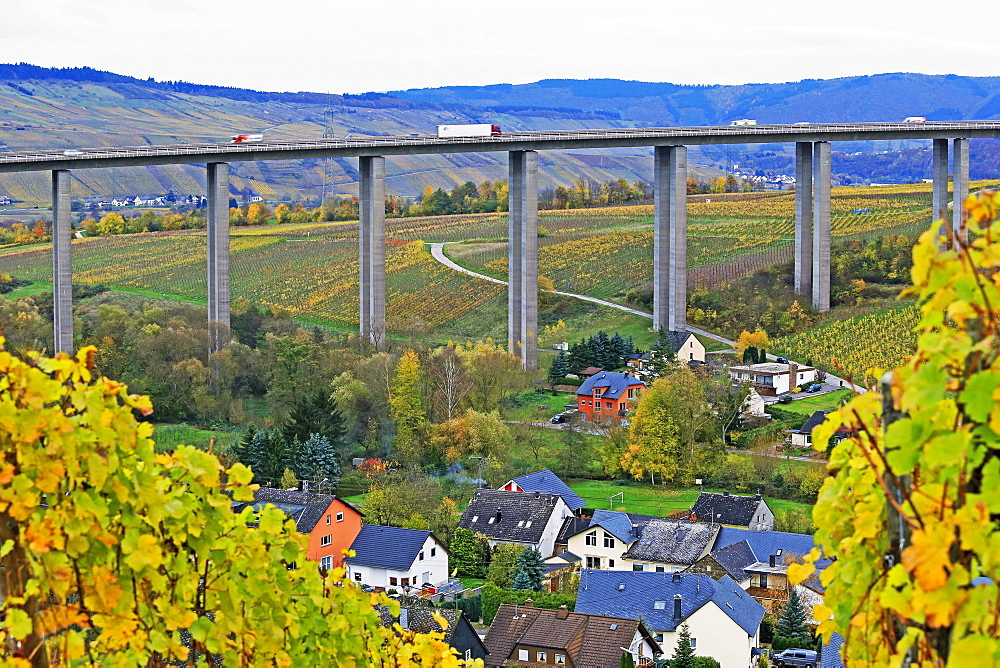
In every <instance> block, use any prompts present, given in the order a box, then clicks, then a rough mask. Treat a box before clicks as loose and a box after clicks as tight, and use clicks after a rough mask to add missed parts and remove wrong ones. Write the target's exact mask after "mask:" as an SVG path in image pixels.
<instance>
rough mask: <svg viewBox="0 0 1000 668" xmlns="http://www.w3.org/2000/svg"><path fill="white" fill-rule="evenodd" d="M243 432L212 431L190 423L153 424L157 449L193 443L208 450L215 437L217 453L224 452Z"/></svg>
mask: <svg viewBox="0 0 1000 668" xmlns="http://www.w3.org/2000/svg"><path fill="white" fill-rule="evenodd" d="M241 436H242V434H240V433H239V432H232V431H212V430H209V429H201V428H199V427H194V426H191V425H188V424H157V425H154V426H153V440H154V441H155V442H156V451H157V452H163V451H166V450H172V449H174V448H176V447H177V446H179V445H193V446H195V447H197V448H202V449H203V450H207V449H208V447H209V444H210V443H211V441H212V439H213V438H214V439H215V449H214V452H215V453H216V454H224V453H226V452H228V451H229V449H230V448H231V447H233V445H234V444H236V443H237V442H238V441H239V440H240V437H241Z"/></svg>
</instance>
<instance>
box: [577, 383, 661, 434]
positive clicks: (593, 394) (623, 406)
mask: <svg viewBox="0 0 1000 668" xmlns="http://www.w3.org/2000/svg"><path fill="white" fill-rule="evenodd" d="M645 389H646V384H645V383H644V382H642V381H641V380H639V379H638V378H636V377H635V376H633V375H631V374H629V373H617V372H615V371H602V372H600V373H598V374H596V375H594V376H591V377H590V378H588V379H587V380H586V381H584V383H583V384H582V385H580V389H578V390H577V391H576V403H577V406H578V407H579V409H580V414H581V415H582V417H583V419H584V420H586V421H587V422H611V423H614V424H621V420H622V418H623V417H624V416H625V414H626V413H627V412H628V411H629V410H630V409H632V408H633V407H634V405H635V403H636V402H638V400H639V395H640V394H642V392H643V390H645Z"/></svg>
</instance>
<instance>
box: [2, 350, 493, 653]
mask: <svg viewBox="0 0 1000 668" xmlns="http://www.w3.org/2000/svg"><path fill="white" fill-rule="evenodd" d="M93 355H94V349H93V348H85V349H83V350H81V351H80V352H79V353H78V354H77V355H76V356H74V357H71V356H68V355H65V354H60V355H59V356H58V357H56V358H54V359H50V358H45V357H42V356H40V355H38V354H36V353H30V354H28V355H26V356H25V357H16V356H14V355H12V354H10V353H8V352H6V351H5V350H4V348H3V340H2V338H0V567H2V572H0V575H2V581H0V584H2V585H3V591H2V594H3V600H2V603H0V618H3V619H4V620H5V621H4V624H3V626H2V627H0V663H3V664H4V665H21V666H48V665H51V664H52V663H57V662H58V663H59V664H60V665H62V664H73V665H98V664H100V665H104V664H108V665H149V666H164V665H168V664H170V665H185V664H186V665H207V664H209V663H212V662H213V661H215V662H221V663H222V664H223V665H227V666H250V665H278V666H307V665H330V666H346V667H350V666H357V667H361V666H410V665H424V666H428V665H434V666H460V665H481V662H471V663H467V662H464V661H461V660H459V659H458V657H457V656H456V655H455V653H454V651H453V650H452V649H451V648H450V647H449V646H448V645H447V644H446V643H444V642H443V640H442V638H443V634H441V633H436V634H434V633H432V634H426V635H419V634H408V633H401V632H399V630H398V629H397V630H393V629H388V628H383V627H381V626H380V625H379V620H378V616H377V614H376V612H375V610H374V607H373V606H374V605H375V604H379V603H381V604H386V605H389V606H390V607H397V608H398V604H395V603H393V602H391V601H389V600H387V599H385V598H384V597H382V596H380V595H375V594H367V593H363V592H361V591H360V590H359V589H357V588H356V587H355V586H354V585H353V584H351V583H349V582H348V581H346V580H345V579H344V577H343V576H344V572H343V570H342V569H335V570H333V571H330V572H328V573H323V572H321V571H320V569H319V568H318V567H317V565H316V564H315V563H313V562H309V561H306V559H305V537H304V536H301V535H300V534H299V533H298V532H297V531H296V529H295V526H294V523H293V522H292V521H291V520H288V519H286V516H285V515H284V513H283V512H282V511H280V510H278V509H276V508H273V507H270V506H268V507H265V508H264V509H262V510H260V512H258V513H254V511H253V510H252V509H250V508H248V509H246V510H244V511H243V512H242V513H240V514H236V513H234V512H233V511H232V502H233V500H252V498H253V493H252V489H253V488H252V487H251V485H250V480H251V478H252V473H251V471H250V470H249V469H248V468H246V467H245V466H243V465H241V464H236V465H234V466H232V467H231V468H229V469H224V468H223V466H222V465H221V464H220V462H219V460H218V459H217V458H216V457H215V456H214V455H212V454H211V453H208V452H203V451H200V450H197V449H195V448H192V447H189V446H181V447H179V448H177V449H176V450H175V451H174V452H173V453H171V454H159V455H155V454H154V451H153V441H152V439H151V436H152V427H151V425H150V424H149V423H147V422H139V421H138V420H137V415H148V414H150V413H151V411H152V406H151V405H150V402H149V400H148V398H146V397H141V396H135V395H130V394H128V391H127V388H126V386H125V385H123V384H121V383H117V382H114V381H111V380H108V379H106V378H95V377H93V375H92V369H93V364H92V360H93ZM248 525H253V526H248ZM394 612H398V611H394ZM442 621H443V620H442Z"/></svg>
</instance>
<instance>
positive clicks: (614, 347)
mask: <svg viewBox="0 0 1000 668" xmlns="http://www.w3.org/2000/svg"><path fill="white" fill-rule="evenodd" d="M610 348H611V353H612V355H613V356H614V359H615V366H614V367H612V368H615V369H617V368H618V367H620V366H621V365H622V363H623V362H624V360H625V358H626V357H628V356H629V354H630V353H631V352H632V351H631V350H629V346H628V343H626V341H625V339H624V338H622V335H621V334H619V333H618V332H615V335H614V336H612V337H611V344H610Z"/></svg>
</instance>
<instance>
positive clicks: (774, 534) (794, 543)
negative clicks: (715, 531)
mask: <svg viewBox="0 0 1000 668" xmlns="http://www.w3.org/2000/svg"><path fill="white" fill-rule="evenodd" d="M740 541H746V542H747V544H749V545H750V549H751V550H753V553H754V555H756V557H757V559H756V561H763V562H767V560H768V556H770V555H772V554H777V553H778V550H779V549H780V550H781V551H782V554H796V555H799V556H803V555H805V554H806V553H808V552H809V550H811V549H813V547H814V546H815V544H816V543H815V541H814V540H813V537H812V536H810V535H809V534H804V533H787V532H785V531H753V530H750V529H734V528H732V527H722V528H721V529H720V530H719V535H718V537H717V538H716V539H715V545H714V546H713V547H712V549H713V551H714V550H718V549H719V548H722V547H726V546H727V545H732V544H733V543H738V542H740Z"/></svg>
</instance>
